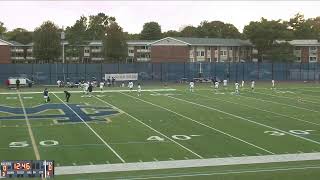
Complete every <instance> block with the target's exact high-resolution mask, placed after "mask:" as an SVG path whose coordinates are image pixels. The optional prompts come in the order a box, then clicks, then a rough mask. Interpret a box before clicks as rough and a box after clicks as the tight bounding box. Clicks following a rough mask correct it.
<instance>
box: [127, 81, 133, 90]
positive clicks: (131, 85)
mask: <svg viewBox="0 0 320 180" xmlns="http://www.w3.org/2000/svg"><path fill="white" fill-rule="evenodd" d="M128 87H129V89H130V91H132V89H133V82H132V81H129V84H128Z"/></svg>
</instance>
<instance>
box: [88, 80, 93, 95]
mask: <svg viewBox="0 0 320 180" xmlns="http://www.w3.org/2000/svg"><path fill="white" fill-rule="evenodd" d="M92 90H93V85H92V83H91V82H90V83H89V86H88V92H89V97H91V94H92Z"/></svg>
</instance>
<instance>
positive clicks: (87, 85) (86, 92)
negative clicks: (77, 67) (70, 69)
mask: <svg viewBox="0 0 320 180" xmlns="http://www.w3.org/2000/svg"><path fill="white" fill-rule="evenodd" d="M88 87H89V84H88V83H87V82H84V83H83V93H84V95H87V94H88Z"/></svg>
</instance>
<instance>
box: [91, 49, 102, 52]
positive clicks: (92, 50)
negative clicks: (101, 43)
mask: <svg viewBox="0 0 320 180" xmlns="http://www.w3.org/2000/svg"><path fill="white" fill-rule="evenodd" d="M91 52H92V53H100V52H101V49H91Z"/></svg>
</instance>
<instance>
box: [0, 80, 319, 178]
mask: <svg viewBox="0 0 320 180" xmlns="http://www.w3.org/2000/svg"><path fill="white" fill-rule="evenodd" d="M256 87H257V88H256V89H255V91H254V92H251V89H249V85H246V86H245V87H244V88H241V89H240V95H235V94H234V93H233V92H234V86H233V85H231V84H229V86H228V87H227V88H226V89H224V88H222V87H220V89H219V90H218V91H214V90H213V88H212V87H211V86H210V85H209V84H196V85H195V91H194V92H189V89H188V85H187V84H169V85H168V86H163V85H146V86H142V89H143V92H142V95H141V96H138V95H137V92H136V91H133V92H130V91H128V89H127V88H109V89H108V88H105V89H104V90H105V91H104V92H99V90H98V88H96V89H95V90H96V92H94V93H93V96H92V97H85V96H84V95H83V93H82V92H81V91H80V89H69V92H71V98H70V102H68V103H66V102H65V97H64V94H63V90H64V89H63V88H49V92H50V98H51V101H50V102H49V103H44V99H43V96H42V90H43V88H42V87H38V88H32V89H22V90H21V91H19V92H18V91H16V90H6V89H4V88H2V89H1V90H0V137H1V141H0V160H18V159H22V160H26V159H47V160H54V161H55V166H56V178H57V179H123V178H125V179H126V178H127V179H155V178H156V179H177V178H181V179H213V178H216V179H259V180H260V179H263V178H265V179H288V180H289V179H290V180H293V179H301V178H304V179H317V178H318V177H319V176H320V85H319V84H314V83H304V84H303V83H281V82H280V84H278V85H277V88H276V90H272V89H270V87H271V83H260V82H258V83H257V85H256ZM73 91H74V92H73ZM88 173H92V174H88ZM262 177H263V178H262Z"/></svg>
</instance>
